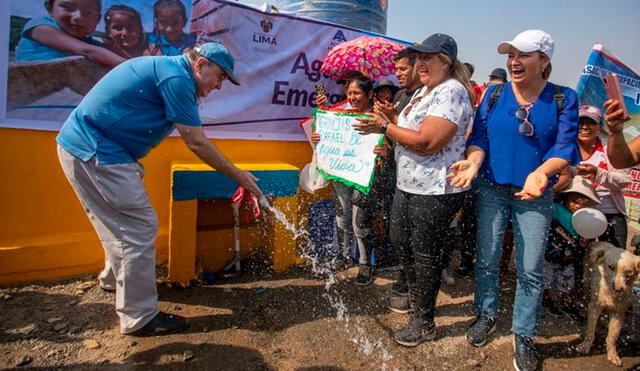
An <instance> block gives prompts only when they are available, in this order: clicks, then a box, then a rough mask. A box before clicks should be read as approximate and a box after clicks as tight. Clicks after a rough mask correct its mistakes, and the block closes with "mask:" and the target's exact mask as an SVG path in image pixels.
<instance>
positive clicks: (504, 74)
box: [489, 68, 507, 81]
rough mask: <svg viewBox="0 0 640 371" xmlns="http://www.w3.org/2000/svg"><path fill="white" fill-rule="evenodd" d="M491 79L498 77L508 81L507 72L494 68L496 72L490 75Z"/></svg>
mask: <svg viewBox="0 0 640 371" xmlns="http://www.w3.org/2000/svg"><path fill="white" fill-rule="evenodd" d="M489 77H497V78H499V79H503V80H504V81H507V71H506V70H505V69H504V68H494V70H493V71H491V73H490V74H489Z"/></svg>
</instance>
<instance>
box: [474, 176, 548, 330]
mask: <svg viewBox="0 0 640 371" xmlns="http://www.w3.org/2000/svg"><path fill="white" fill-rule="evenodd" d="M477 183H478V184H477V185H478V198H477V202H476V222H477V252H476V281H475V307H476V314H477V315H479V316H487V317H491V318H495V317H496V316H497V314H498V303H499V299H500V283H499V276H500V255H501V254H502V244H503V238H504V232H505V228H506V227H507V221H508V219H509V218H511V223H512V225H513V235H514V240H515V266H516V272H517V284H516V297H515V303H514V304H513V322H512V326H511V331H512V332H513V333H516V334H519V335H522V336H527V337H532V336H535V335H536V332H537V330H538V322H539V318H540V304H541V301H542V295H543V292H544V273H543V266H544V252H545V247H546V244H547V234H548V232H549V225H550V223H551V217H552V215H553V206H552V202H553V194H552V191H551V189H547V191H545V193H544V194H543V195H542V196H540V197H539V198H537V199H535V200H532V201H522V200H520V199H519V198H517V197H515V196H514V193H516V192H518V191H520V189H521V188H520V187H515V186H510V185H500V184H493V183H491V182H488V181H487V180H484V179H478V181H477Z"/></svg>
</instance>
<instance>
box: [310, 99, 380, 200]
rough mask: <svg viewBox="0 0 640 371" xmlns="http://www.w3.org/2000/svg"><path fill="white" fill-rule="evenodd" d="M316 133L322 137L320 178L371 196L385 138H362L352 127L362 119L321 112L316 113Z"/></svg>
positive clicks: (370, 135)
mask: <svg viewBox="0 0 640 371" xmlns="http://www.w3.org/2000/svg"><path fill="white" fill-rule="evenodd" d="M313 113H314V117H315V123H314V125H315V131H316V132H318V133H319V134H320V142H319V143H318V144H317V145H316V158H317V165H318V170H319V171H320V174H322V176H324V177H325V178H327V179H331V180H337V181H339V182H342V183H344V184H346V185H349V186H352V187H355V188H356V189H358V190H360V191H362V192H363V193H365V194H368V193H369V189H370V187H371V181H372V180H373V168H374V166H375V162H376V157H377V155H376V154H374V153H373V148H374V147H375V146H376V145H379V144H382V134H369V135H360V134H359V133H358V132H357V131H355V130H354V129H353V127H352V126H351V125H352V124H353V123H354V122H356V121H357V120H356V118H358V117H366V115H358V114H354V113H345V112H334V111H326V110H321V109H315V110H314V111H313Z"/></svg>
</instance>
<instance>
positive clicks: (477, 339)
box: [466, 316, 496, 347]
mask: <svg viewBox="0 0 640 371" xmlns="http://www.w3.org/2000/svg"><path fill="white" fill-rule="evenodd" d="M495 330H496V320H495V319H493V318H489V317H485V316H481V317H478V318H476V320H475V322H473V324H472V325H471V327H469V329H468V330H467V334H466V338H467V341H468V342H469V344H471V345H473V346H474V347H481V346H483V345H485V344H486V343H487V336H489V334H490V333H492V332H494V331H495Z"/></svg>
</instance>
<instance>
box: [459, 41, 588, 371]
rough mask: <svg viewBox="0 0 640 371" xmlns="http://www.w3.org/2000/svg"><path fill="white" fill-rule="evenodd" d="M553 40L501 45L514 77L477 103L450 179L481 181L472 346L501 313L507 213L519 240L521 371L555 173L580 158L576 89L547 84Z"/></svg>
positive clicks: (530, 356) (540, 284)
mask: <svg viewBox="0 0 640 371" xmlns="http://www.w3.org/2000/svg"><path fill="white" fill-rule="evenodd" d="M553 49H554V42H553V39H552V38H551V36H549V34H547V33H546V32H544V31H540V30H528V31H524V32H522V33H520V34H519V35H517V36H516V37H515V38H514V39H513V40H512V41H507V42H502V43H500V44H499V45H498V53H500V54H508V58H507V71H508V72H509V74H510V75H511V82H510V83H507V84H504V85H496V86H492V87H490V88H489V89H488V91H487V92H486V94H485V95H484V99H483V101H482V102H481V104H480V107H479V108H478V111H477V113H476V117H475V121H474V124H473V132H472V134H471V137H470V138H469V141H468V143H467V157H466V159H465V160H463V161H460V162H458V163H456V164H454V165H453V166H452V167H451V169H452V171H453V172H452V173H451V174H450V177H451V178H452V180H451V182H452V184H454V185H457V186H467V185H469V183H471V181H472V180H473V179H474V178H475V177H476V175H477V174H478V173H479V177H478V179H477V180H476V182H477V187H478V191H479V193H478V200H477V206H476V218H477V255H476V282H475V308H476V315H477V319H476V321H475V322H474V323H473V325H472V326H471V327H470V328H469V330H468V331H467V334H466V337H467V341H468V342H469V343H471V344H472V345H474V346H482V345H484V344H485V343H486V340H487V336H488V334H489V333H491V332H493V331H494V330H495V324H496V317H497V314H498V301H499V296H500V290H499V270H500V268H499V267H500V254H501V252H502V243H503V237H504V231H505V228H506V226H507V222H508V220H509V218H510V220H511V222H512V224H513V232H514V237H515V265H516V270H517V287H516V295H515V303H514V308H513V323H512V328H511V330H512V331H513V333H514V345H515V357H514V365H515V366H516V369H518V370H534V369H536V367H537V366H538V357H537V354H536V351H535V347H534V344H533V341H532V338H533V337H534V336H535V335H536V332H537V329H538V322H539V316H540V303H541V299H542V294H543V290H544V277H543V263H544V251H545V246H546V241H547V233H548V230H549V224H550V221H551V216H552V213H553V208H552V201H553V200H552V198H553V194H552V190H551V186H552V185H553V183H555V180H556V175H557V174H558V173H559V172H560V171H562V170H563V169H565V168H566V167H567V166H569V165H570V164H575V163H577V161H578V149H577V145H576V139H577V134H578V101H577V95H576V93H575V91H573V90H571V89H570V88H566V87H560V86H557V85H554V84H552V83H550V82H548V81H547V80H548V78H549V75H550V74H551V57H552V55H553Z"/></svg>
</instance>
